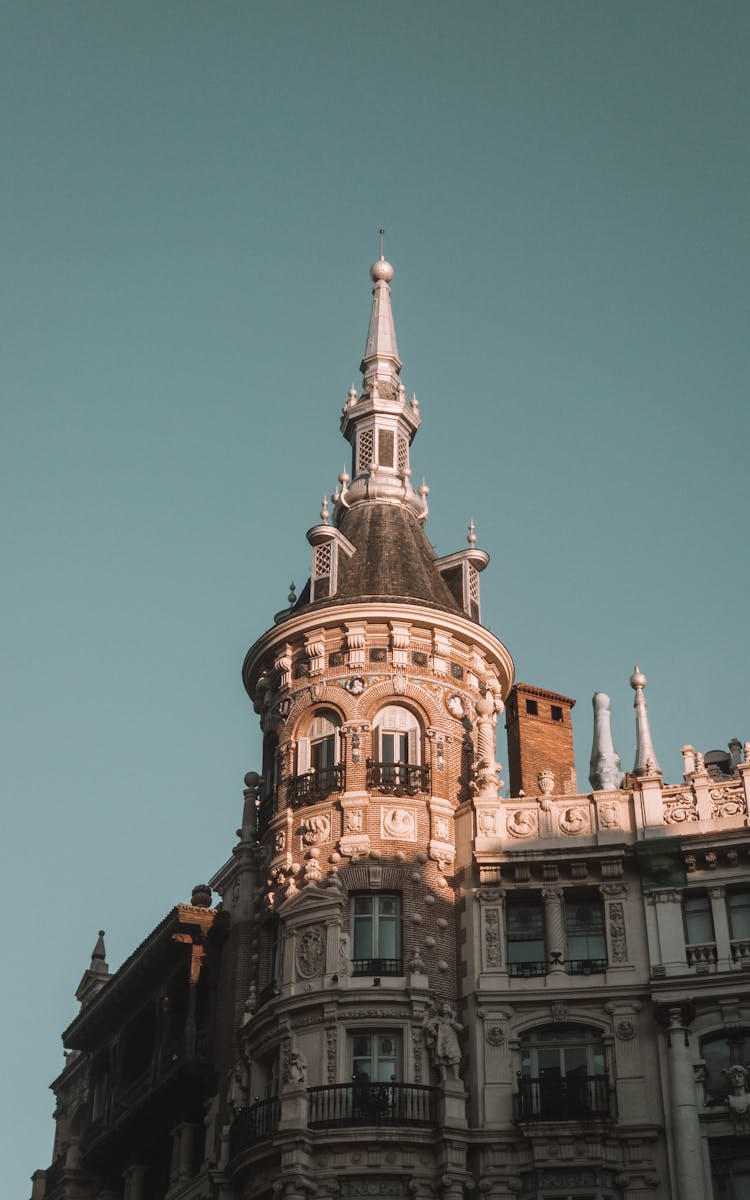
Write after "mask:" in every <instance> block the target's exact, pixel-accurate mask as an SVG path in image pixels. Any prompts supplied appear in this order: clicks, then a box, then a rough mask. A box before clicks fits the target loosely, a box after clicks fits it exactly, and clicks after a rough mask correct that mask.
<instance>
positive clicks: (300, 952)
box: [33, 260, 750, 1200]
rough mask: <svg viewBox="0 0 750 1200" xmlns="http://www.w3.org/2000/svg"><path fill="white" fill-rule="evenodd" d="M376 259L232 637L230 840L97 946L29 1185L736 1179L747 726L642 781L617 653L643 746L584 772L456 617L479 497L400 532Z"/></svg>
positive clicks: (386, 308) (746, 1041)
mask: <svg viewBox="0 0 750 1200" xmlns="http://www.w3.org/2000/svg"><path fill="white" fill-rule="evenodd" d="M392 274H393V271H392V268H390V267H389V264H387V263H384V261H383V260H381V262H380V263H378V264H376V266H375V267H374V268H373V283H374V289H373V291H374V298H373V313H372V317H371V322H370V329H369V333H368V339H367V344H366V352H365V359H364V360H363V364H362V371H363V387H362V392H361V394H358V393H357V392H356V390H354V389H352V392H350V393H349V397H348V400H347V404H346V406H345V408H344V412H343V417H342V431H343V433H344V435H345V437H347V439H348V440H349V441H350V442H351V445H352V452H353V466H352V476H351V477H350V476H349V475H348V474H347V473H346V472H344V473H342V476H341V479H340V485H341V486H340V488H339V489H338V490H337V492H336V493H335V494H334V496H333V497H332V503H333V506H334V508H333V522H332V523H329V517H330V513H329V512H328V508H327V504H326V505H324V509H323V513H322V514H321V521H322V524H320V525H318V526H315V527H314V528H313V529H312V530H310V532H309V533H308V540H309V542H310V545H311V547H312V558H311V582H310V584H309V585H308V588H307V589H306V591H305V592H303V594H302V595H301V596H300V598H299V599H297V597H296V596H292V597H291V598H290V607H289V608H288V609H286V610H284V611H283V612H281V613H279V614H277V616H276V620H275V623H274V625H273V627H272V628H271V629H269V630H268V631H267V632H266V633H265V634H263V636H262V637H260V638H259V639H258V641H256V642H255V644H254V645H253V646H252V648H251V649H250V651H249V652H248V655H247V658H246V660H245V664H244V669H243V680H244V683H245V687H246V690H247V692H248V695H249V697H250V699H251V701H252V703H253V706H254V709H255V712H256V713H257V716H258V719H259V721H260V725H261V730H262V735H263V762H262V763H261V764H259V770H258V771H257V772H251V773H249V774H248V775H247V776H246V788H245V795H244V810H243V817H242V824H241V828H240V830H239V831H238V842H237V844H236V845H235V847H234V850H233V851H232V854H231V856H230V857H229V859H228V861H227V862H226V864H225V865H224V866H223V867H222V868H221V869H220V870H219V871H218V872H217V873H216V874H215V876H214V877H213V879H212V880H211V888H210V890H209V889H196V891H195V893H194V895H193V898H192V902H191V904H190V905H184V904H182V905H178V906H177V907H176V908H175V909H174V910H173V911H172V912H171V913H169V914H167V916H166V917H165V918H164V920H163V921H162V922H161V923H160V925H159V926H157V927H156V929H155V930H153V931H152V932H151V933H150V934H149V935H148V937H147V938H146V939H145V941H144V942H143V943H142V944H141V946H139V947H138V949H137V950H135V951H134V953H133V955H131V957H130V958H129V959H128V960H127V961H126V962H125V963H124V964H123V965H122V967H121V968H120V969H119V970H118V971H117V972H116V973H115V974H114V975H110V973H109V970H108V968H107V966H106V963H105V961H104V946H103V941H102V940H101V939H100V942H98V943H97V947H96V949H95V951H94V956H93V958H92V963H91V967H90V968H89V969H88V971H87V972H86V973H85V974H84V978H83V980H82V982H81V985H80V987H79V989H78V993H77V997H78V999H79V1001H80V1003H81V1010H80V1013H79V1015H78V1016H77V1017H76V1019H75V1020H74V1021H73V1022H72V1023H71V1025H70V1026H69V1028H68V1029H67V1030H66V1032H65V1035H64V1036H65V1040H66V1045H67V1046H68V1047H69V1050H70V1053H69V1056H68V1058H67V1060H66V1065H65V1068H64V1070H63V1072H62V1074H61V1075H60V1077H59V1078H58V1079H57V1080H56V1081H55V1083H54V1084H53V1088H54V1090H55V1093H56V1096H57V1101H58V1107H57V1110H56V1114H55V1115H56V1122H57V1133H56V1139H55V1144H54V1152H53V1162H52V1165H51V1166H50V1168H49V1170H48V1171H47V1172H43V1171H40V1172H37V1173H36V1175H35V1176H34V1191H33V1197H34V1200H165V1198H168V1200H272V1198H276V1200H308V1198H310V1197H313V1196H315V1197H317V1198H320V1200H328V1198H330V1200H378V1198H390V1197H394V1198H403V1200H409V1198H414V1200H433V1198H434V1200H438V1198H440V1200H464V1197H466V1198H467V1200H474V1198H476V1197H477V1196H478V1195H480V1194H481V1195H483V1196H485V1197H486V1200H532V1198H534V1200H563V1198H566V1200H741V1198H742V1197H746V1196H747V1195H748V1194H750V1191H749V1190H748V1189H750V1153H748V1152H747V1149H746V1147H747V1141H746V1135H747V1133H748V1132H749V1131H750V1091H749V1090H748V1078H749V1076H748V1069H747V1064H748V1062H749V1061H750V987H748V981H750V973H749V972H750V880H749V875H748V868H749V866H750V859H749V857H748V854H749V851H750V838H749V837H748V828H747V822H748V804H749V803H750V746H748V745H745V747H744V749H743V748H739V749H735V751H734V756H733V758H732V761H731V763H730V765H729V767H728V768H727V769H726V770H725V771H714V773H713V774H711V773H709V771H708V770H707V769H706V766H705V763H704V761H703V759H702V758H701V756H700V755H697V754H696V753H695V751H693V750H692V749H691V748H690V747H686V749H685V777H684V779H683V781H682V782H681V783H680V784H678V785H668V786H667V785H665V784H664V781H663V778H662V775H661V772H660V770H659V768H658V766H657V763H656V759H655V756H654V755H653V747H652V745H651V742H650V733H649V731H648V725H647V715H646V710H645V700H644V699H643V687H644V686H645V677H643V676H642V675H641V674H640V673H639V672H638V671H637V670H636V672H635V673H634V676H633V681H632V682H633V686H634V688H635V689H636V691H637V711H638V720H639V747H640V751H642V753H641V757H640V758H639V759H638V760H637V766H636V770H634V772H633V774H632V775H629V776H623V775H622V773H621V772H620V771H619V760H617V763H615V762H614V757H613V756H614V750H613V748H612V747H611V739H610V742H606V739H605V737H604V734H601V737H600V746H599V749H600V751H601V754H600V756H599V757H600V759H601V760H602V761H604V764H605V767H607V769H608V772H609V773H608V774H607V776H606V777H607V778H608V779H614V780H615V781H617V780H621V786H617V787H612V788H611V789H610V790H595V791H592V792H579V791H578V790H577V783H576V771H575V763H574V761H573V750H572V746H573V743H572V730H571V726H570V721H571V710H572V706H573V703H574V702H573V701H572V700H570V699H569V698H567V697H565V696H560V695H558V694H557V693H555V692H550V691H547V690H546V689H544V688H536V687H529V686H526V685H518V686H516V687H514V666H513V662H512V659H511V657H510V655H509V653H508V651H507V650H506V648H505V646H504V645H503V644H502V643H501V642H500V641H499V640H498V639H497V638H496V637H494V635H492V634H491V633H490V632H489V631H488V630H487V629H485V628H484V627H483V626H482V625H481V624H480V623H479V583H478V573H479V572H480V571H481V570H482V569H483V568H484V566H486V565H487V561H488V559H487V556H486V555H485V554H483V552H482V551H479V550H477V549H476V547H475V541H476V538H475V536H474V530H473V527H471V529H470V534H469V539H468V549H467V550H464V551H460V552H458V553H457V554H454V555H450V556H448V557H447V558H445V559H438V558H436V557H435V555H434V552H432V550H431V547H430V546H429V543H428V542H427V540H426V538H425V537H424V535H423V533H422V531H421V527H422V524H423V522H424V520H425V518H426V515H427V502H426V497H427V492H428V489H427V488H426V487H422V488H419V489H417V490H416V491H415V490H414V489H413V488H412V486H411V483H410V475H411V471H410V467H409V452H410V444H411V440H412V438H413V437H414V434H415V432H416V430H417V427H418V425H419V419H420V418H419V407H418V404H417V402H416V400H415V399H412V400H411V401H410V402H407V400H406V397H405V391H404V388H403V385H402V384H401V382H400V370H401V362H400V360H399V359H398V352H397V350H396V340H395V330H394V327H393V320H392V315H391V311H390V289H389V287H388V283H389V282H390V279H391V278H392ZM604 700H606V697H604ZM527 701H529V702H530V705H529V707H528V708H527V707H526V703H527ZM597 703H598V712H599V720H600V722H601V721H603V720H604V715H605V711H604V707H603V704H602V701H601V700H600V701H599V702H597V701H596V700H595V708H596V706H597ZM506 704H507V705H508V710H507V711H506V717H505V719H507V721H508V731H509V744H508V756H509V766H510V780H511V784H512V787H511V791H512V793H513V794H512V795H511V796H510V797H508V796H503V790H504V785H503V784H502V780H501V779H500V770H501V767H500V764H499V763H498V762H497V753H498V748H497V737H498V731H499V730H500V729H501V728H502V722H503V719H504V717H503V713H504V710H505V706H506ZM607 704H608V701H607ZM522 705H523V707H521V706H522ZM535 706H536V707H535ZM540 706H541V707H540ZM545 706H546V707H545ZM547 707H549V712H548V711H547ZM641 759H642V760H643V761H642V762H641ZM597 761H598V760H597ZM602 769H603V768H602ZM594 777H595V776H594V775H593V774H592V778H594ZM598 777H599V776H597V778H598ZM602 777H603V776H602ZM211 892H212V893H213V894H214V898H215V896H216V895H218V896H219V897H220V903H215V904H213V906H212V896H211Z"/></svg>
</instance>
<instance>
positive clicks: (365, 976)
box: [232, 257, 513, 1190]
mask: <svg viewBox="0 0 750 1200" xmlns="http://www.w3.org/2000/svg"><path fill="white" fill-rule="evenodd" d="M393 273H394V272H393V267H392V266H391V265H390V263H388V262H386V261H385V259H384V258H382V257H381V259H380V260H379V261H378V262H376V263H375V265H374V266H373V267H372V270H371V277H372V280H373V284H374V286H373V301H372V313H371V317H370V324H369V329H368V334H367V342H366V347H365V353H364V357H363V360H362V364H361V371H362V387H361V390H360V391H359V392H357V390H356V389H352V390H351V391H350V392H349V395H348V398H347V402H346V404H345V406H344V409H343V413H342V418H341V430H342V433H343V435H344V437H345V438H346V439H347V441H348V442H349V443H350V444H351V447H352V470H351V476H350V475H349V473H348V472H343V473H342V475H341V476H340V481H339V482H340V486H339V487H338V488H337V490H336V492H335V493H334V495H333V496H332V498H331V499H332V504H333V509H332V513H329V510H328V503H327V501H324V504H323V509H322V512H321V523H320V524H318V525H316V526H314V527H313V528H312V529H310V530H309V531H308V534H307V538H308V541H309V542H310V545H311V547H312V563H311V573H310V580H309V583H308V584H307V585H306V586H305V588H304V589H303V591H302V593H301V595H300V597H299V599H295V598H294V597H293V596H292V597H290V603H291V606H290V607H289V608H288V609H286V610H284V611H283V612H281V613H279V614H278V615H277V617H276V623H275V625H274V626H273V628H272V629H270V630H269V631H268V632H267V633H265V634H264V635H263V636H262V637H261V638H260V639H259V640H258V641H257V642H256V643H255V645H254V646H252V648H251V649H250V650H249V652H248V654H247V658H246V660H245V664H244V669H243V680H244V684H245V688H246V690H247V692H248V695H249V696H250V698H251V700H252V701H253V704H254V706H255V709H256V711H257V713H258V714H259V717H260V722H261V727H262V730H263V738H264V755H263V772H262V781H261V783H260V784H259V785H258V829H257V833H258V839H259V842H260V844H261V845H262V848H263V856H264V862H265V863H266V866H267V871H266V874H265V881H264V886H263V888H262V894H261V895H260V896H259V898H258V921H259V933H258V938H257V944H258V952H257V956H256V959H255V961H256V962H257V974H256V976H255V978H254V979H252V980H251V981H250V985H249V986H250V995H251V1001H250V1010H251V1011H250V1013H249V1016H250V1018H251V1019H248V1020H247V1023H246V1024H245V1026H244V1027H243V1035H242V1036H243V1050H244V1058H245V1061H246V1062H248V1063H249V1079H248V1081H247V1088H246V1094H247V1097H248V1100H249V1101H250V1100H253V1099H254V1098H255V1097H262V1096H264V1095H268V1096H274V1095H279V1096H280V1097H281V1100H280V1105H281V1108H280V1114H279V1115H280V1124H279V1131H280V1134H281V1133H282V1132H283V1130H284V1129H285V1127H288V1128H290V1129H291V1128H292V1127H294V1128H296V1127H297V1126H298V1125H299V1126H300V1127H302V1125H304V1128H306V1129H307V1128H308V1127H309V1128H315V1129H319V1130H323V1129H325V1130H326V1131H327V1133H326V1134H325V1136H324V1135H323V1134H322V1133H321V1135H320V1136H319V1137H318V1138H317V1139H316V1150H315V1152H314V1153H313V1150H312V1148H309V1150H308V1151H306V1152H305V1153H304V1154H302V1155H301V1156H300V1155H299V1154H296V1153H295V1155H294V1156H293V1157H294V1161H295V1167H294V1170H295V1172H296V1173H297V1176H298V1179H297V1184H290V1186H291V1187H292V1189H293V1190H294V1189H295V1188H297V1190H298V1185H299V1179H300V1178H301V1179H303V1180H304V1181H305V1186H307V1181H311V1180H312V1177H313V1174H314V1175H315V1177H316V1179H317V1180H318V1184H319V1186H320V1175H321V1171H322V1172H323V1174H325V1170H324V1167H325V1162H328V1161H331V1162H332V1161H334V1159H333V1158H332V1157H331V1155H332V1154H334V1152H335V1148H336V1146H337V1145H338V1144H339V1143H340V1142H342V1140H343V1141H344V1142H345V1141H346V1140H347V1137H348V1138H349V1140H351V1132H349V1134H347V1133H346V1128H347V1126H352V1125H357V1124H382V1121H381V1119H380V1118H381V1117H382V1115H383V1113H384V1112H385V1111H386V1110H387V1111H388V1115H389V1120H390V1123H391V1125H394V1123H395V1125H396V1126H398V1125H399V1121H398V1120H395V1122H394V1117H396V1116H397V1114H398V1112H399V1111H400V1112H402V1113H403V1116H404V1120H403V1126H404V1128H403V1129H401V1130H400V1131H399V1132H398V1133H397V1134H396V1133H395V1130H394V1135H395V1138H394V1145H393V1148H392V1152H391V1156H390V1157H389V1160H388V1161H389V1162H391V1163H392V1172H391V1173H392V1174H395V1175H397V1176H400V1175H402V1174H403V1172H404V1171H405V1170H406V1169H407V1168H406V1164H407V1160H408V1161H409V1162H411V1163H412V1166H411V1167H409V1169H408V1172H407V1173H408V1175H409V1176H410V1177H411V1176H414V1175H415V1174H416V1175H417V1176H420V1175H421V1176H424V1183H425V1186H426V1187H430V1186H432V1185H433V1184H434V1180H433V1178H432V1177H433V1175H436V1173H437V1174H440V1173H441V1172H442V1173H443V1174H444V1173H445V1171H446V1170H450V1169H454V1168H455V1169H458V1165H459V1164H457V1163H454V1164H452V1163H451V1161H450V1151H449V1150H448V1149H447V1148H446V1149H445V1150H444V1151H442V1152H441V1156H434V1155H432V1154H428V1155H426V1156H425V1155H423V1156H422V1160H420V1161H423V1164H424V1165H423V1166H422V1167H419V1168H418V1169H416V1171H415V1169H414V1167H413V1162H414V1161H416V1160H415V1159H414V1156H415V1154H416V1153H417V1151H418V1149H419V1147H421V1146H422V1143H423V1142H424V1147H426V1146H427V1145H428V1144H431V1138H432V1134H431V1133H430V1132H429V1131H430V1129H431V1128H434V1125H435V1123H436V1122H437V1123H439V1124H441V1125H444V1124H445V1123H446V1122H447V1123H448V1124H456V1123H457V1124H458V1125H459V1126H462V1125H465V1115H464V1111H463V1106H464V1093H463V1084H462V1083H461V1082H460V1081H459V1079H458V1065H459V1057H460V1053H459V1051H458V1042H457V1039H456V1029H457V1024H456V1019H455V1013H456V1007H457V1004H458V999H459V991H460V989H459V979H458V968H457V963H458V959H459V953H458V946H457V937H456V922H455V905H456V899H457V889H456V879H455V876H454V874H453V869H454V861H455V859H456V853H457V841H458V843H459V846H460V844H461V839H462V838H463V839H464V841H466V840H467V839H468V838H470V836H471V834H470V833H469V829H470V827H471V818H470V817H469V818H468V820H466V821H463V820H462V819H461V817H462V814H468V813H469V811H470V809H471V807H472V806H471V803H470V802H471V800H472V797H473V796H477V797H481V798H483V799H484V800H485V801H486V802H491V803H494V804H496V803H497V796H498V779H497V769H498V764H497V763H495V746H494V729H495V725H496V721H497V718H496V712H497V711H500V710H501V708H502V702H503V700H504V698H505V697H506V696H507V695H508V692H509V690H510V687H511V685H512V681H513V663H512V660H511V657H510V655H509V653H508V651H507V650H506V648H505V646H503V645H502V643H501V642H499V641H498V640H497V639H496V638H495V637H493V635H492V634H490V633H489V632H488V631H487V630H486V629H484V628H483V627H482V626H481V625H480V624H479V572H480V571H482V570H483V569H484V567H485V566H486V565H487V563H488V561H489V557H488V555H487V554H486V553H485V552H484V551H482V550H479V549H477V548H476V546H475V542H476V538H475V535H474V531H473V526H472V527H471V528H470V533H469V538H468V546H467V548H466V549H464V550H460V551H458V552H457V553H455V554H451V555H449V556H447V557H445V558H438V557H437V556H436V554H435V551H434V550H433V548H432V546H431V545H430V542H429V541H428V539H427V537H426V535H425V533H424V530H423V525H424V522H425V519H426V517H427V511H428V510H427V502H426V497H427V493H428V489H427V487H426V486H425V485H424V484H422V486H420V487H419V488H418V489H416V490H415V489H414V487H413V486H412V482H411V467H410V449H411V444H412V441H413V439H414V436H415V434H416V432H417V429H418V427H419V424H420V413H419V407H418V404H417V401H416V398H415V397H412V399H411V400H410V401H409V400H407V398H406V391H405V388H404V385H403V383H402V382H401V368H402V363H401V359H400V358H399V355H398V350H397V344H396V334H395V328H394V323H393V314H392V311H391V290H390V286H389V285H390V282H391V280H392V278H393ZM462 830H463V831H465V832H463V833H462ZM277 1063H279V1064H280V1065H279V1066H277V1065H276V1064H277ZM277 1071H280V1074H281V1078H280V1079H277V1078H276V1077H275V1075H276V1072H277ZM303 1084H304V1086H303ZM295 1105H297V1108H295ZM300 1106H302V1107H303V1108H305V1109H306V1111H305V1114H304V1121H302V1114H301V1111H300ZM250 1109H252V1111H258V1110H257V1105H256V1107H255V1108H253V1106H252V1105H250ZM379 1114H380V1115H379ZM253 1119H255V1118H253ZM290 1122H291V1124H289V1123H290ZM235 1124H236V1123H235ZM237 1137H239V1135H237ZM425 1139H426V1140H425ZM329 1142H330V1145H328V1149H327V1150H326V1149H325V1146H326V1145H327V1144H328V1143H329ZM424 1147H423V1148H424ZM238 1149H239V1142H238ZM316 1156H317V1157H316ZM458 1158H459V1159H460V1164H463V1165H461V1166H460V1171H464V1170H465V1155H463V1154H459V1156H458ZM251 1159H252V1150H251V1149H248V1150H246V1151H244V1152H242V1151H240V1153H239V1157H238V1158H237V1157H235V1158H233V1159H232V1162H233V1170H234V1171H235V1172H239V1173H240V1176H241V1175H242V1171H243V1169H244V1168H243V1166H242V1163H243V1161H245V1160H247V1166H248V1168H249V1165H250V1161H251ZM402 1160H403V1161H402ZM253 1161H254V1170H256V1169H267V1170H268V1172H269V1179H270V1178H271V1176H272V1175H274V1173H278V1160H277V1159H272V1158H268V1159H267V1160H266V1166H265V1167H263V1166H262V1164H260V1163H259V1162H257V1160H255V1159H253ZM300 1173H301V1174H300ZM354 1174H356V1171H355V1172H354ZM360 1175H361V1171H360ZM274 1177H275V1175H274ZM457 1186H460V1185H459V1182H458V1176H457ZM324 1190H325V1189H324Z"/></svg>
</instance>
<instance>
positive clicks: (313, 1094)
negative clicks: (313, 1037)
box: [307, 1083, 440, 1129]
mask: <svg viewBox="0 0 750 1200" xmlns="http://www.w3.org/2000/svg"><path fill="white" fill-rule="evenodd" d="M307 1090H308V1093H309V1096H310V1128H311V1129H330V1128H334V1127H336V1126H342V1125H426V1126H430V1125H435V1124H436V1123H437V1105H438V1096H439V1095H440V1089H439V1088H435V1087H427V1086H425V1085H423V1084H418V1083H333V1084H325V1085H323V1086H322V1087H311V1088H308V1089H307Z"/></svg>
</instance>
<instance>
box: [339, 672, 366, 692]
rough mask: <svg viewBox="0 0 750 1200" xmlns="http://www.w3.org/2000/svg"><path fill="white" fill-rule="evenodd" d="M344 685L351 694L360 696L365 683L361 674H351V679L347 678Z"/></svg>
mask: <svg viewBox="0 0 750 1200" xmlns="http://www.w3.org/2000/svg"><path fill="white" fill-rule="evenodd" d="M344 687H345V688H346V690H347V692H349V694H350V695H351V696H361V695H362V693H363V691H364V690H365V688H366V687H367V684H366V683H365V681H364V679H363V678H362V676H361V675H352V677H351V679H347V680H346V682H345V684H344Z"/></svg>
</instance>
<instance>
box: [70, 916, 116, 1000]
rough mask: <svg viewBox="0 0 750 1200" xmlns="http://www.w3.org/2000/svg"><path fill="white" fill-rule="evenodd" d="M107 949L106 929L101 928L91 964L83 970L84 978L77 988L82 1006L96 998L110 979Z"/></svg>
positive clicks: (77, 994) (92, 953) (78, 998)
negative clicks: (105, 941) (105, 942)
mask: <svg viewBox="0 0 750 1200" xmlns="http://www.w3.org/2000/svg"><path fill="white" fill-rule="evenodd" d="M106 958H107V951H106V949H105V947H104V930H103V929H100V930H99V937H98V938H97V939H96V945H95V946H94V949H93V950H92V952H91V964H90V966H88V967H87V968H86V970H85V971H84V972H83V978H82V979H81V982H80V983H79V984H78V987H77V988H76V1000H79V1001H80V1004H81V1008H83V1006H84V1005H85V1004H88V1003H89V1001H90V1000H93V999H94V996H95V995H96V994H97V992H100V991H101V990H102V988H103V987H104V985H105V983H107V982H108V981H109V979H110V974H109V967H108V965H107V962H106Z"/></svg>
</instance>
